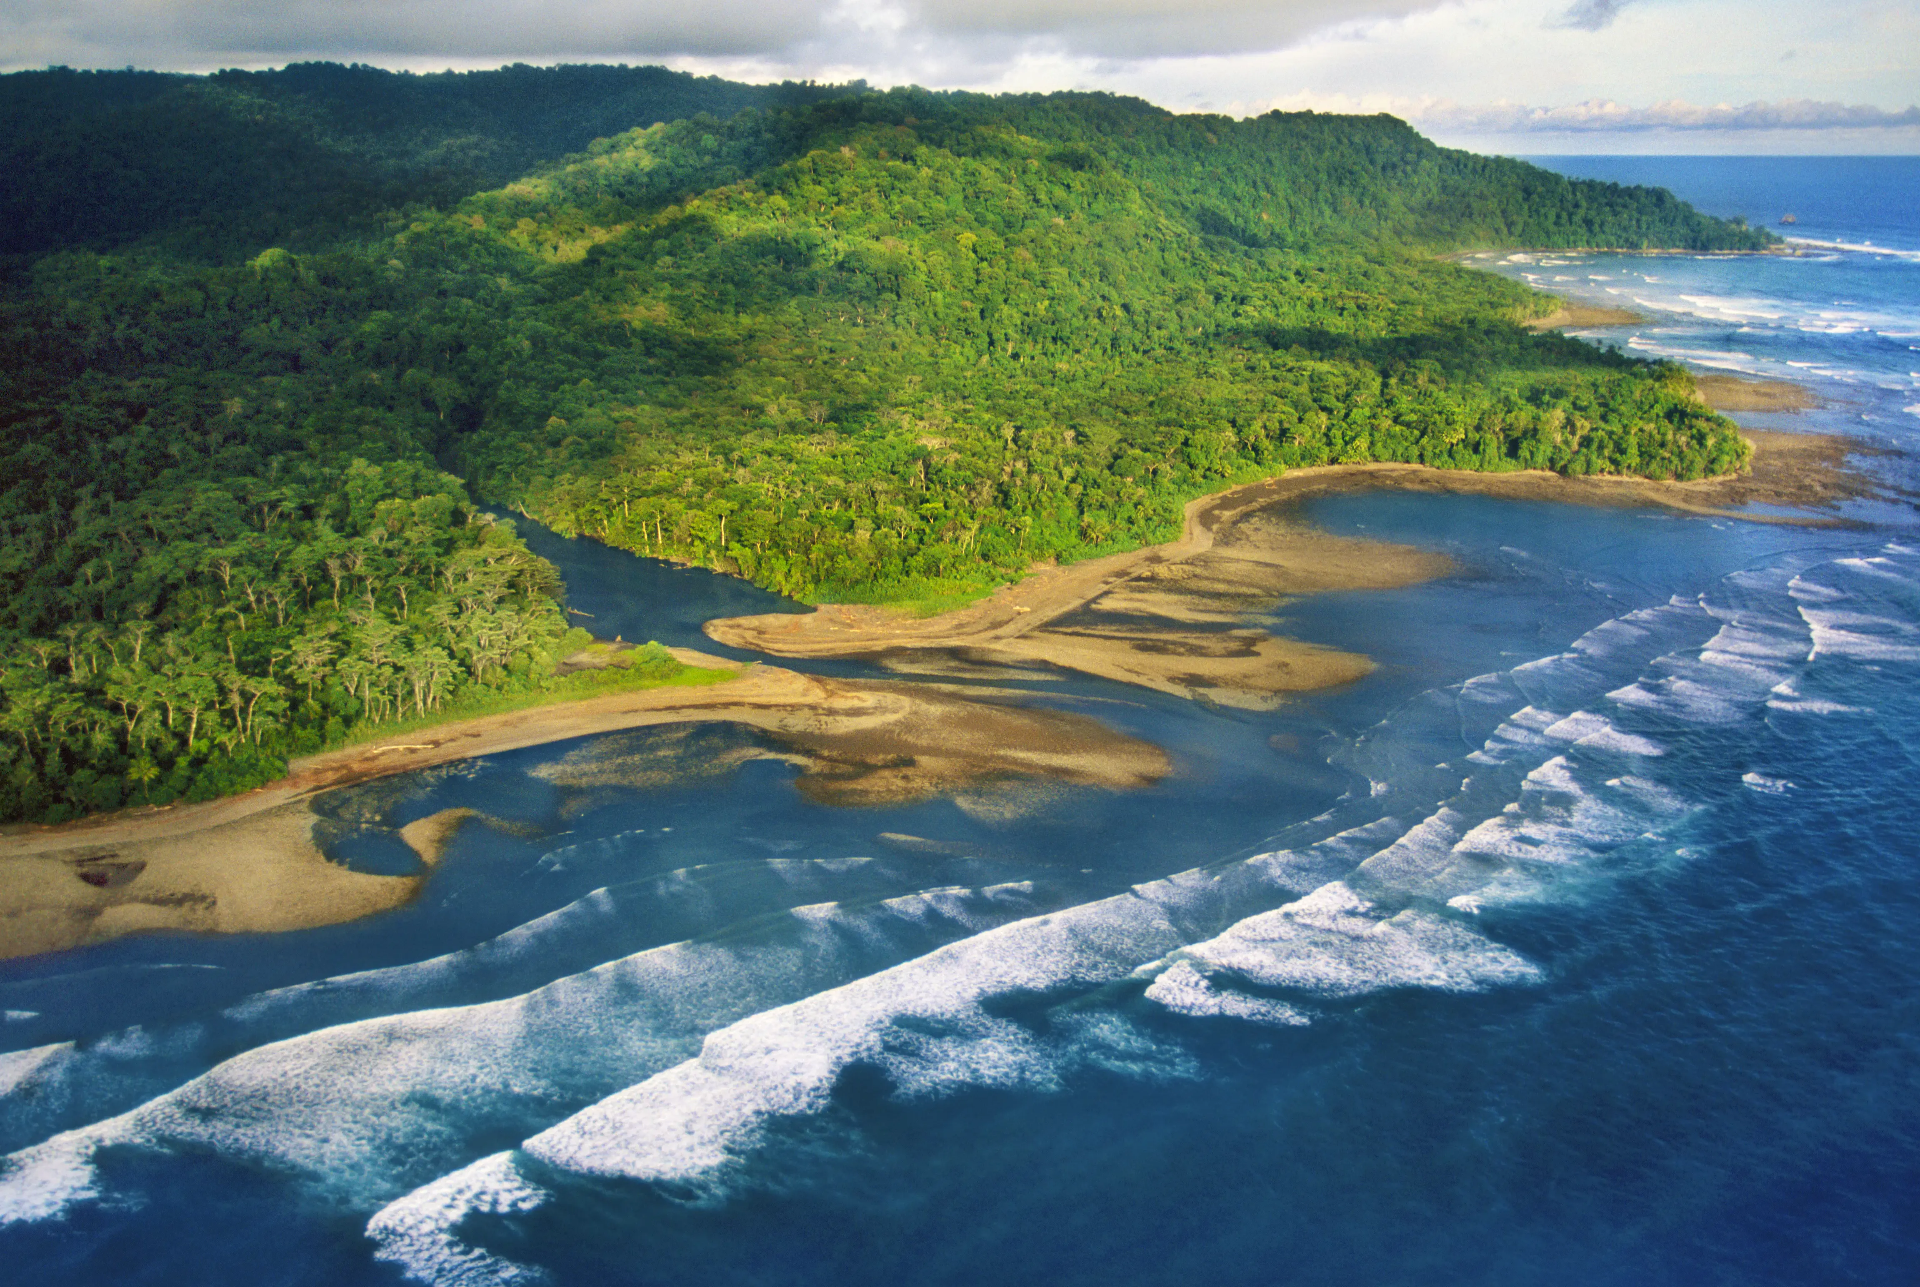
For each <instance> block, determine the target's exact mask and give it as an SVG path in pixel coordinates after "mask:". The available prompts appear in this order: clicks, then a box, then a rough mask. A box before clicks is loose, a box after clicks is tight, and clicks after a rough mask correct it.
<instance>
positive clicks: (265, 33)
mask: <svg viewBox="0 0 1920 1287" xmlns="http://www.w3.org/2000/svg"><path fill="white" fill-rule="evenodd" d="M1441 3H1443V0H701V2H700V3H697V4H684V3H683V4H661V3H649V2H647V0H467V2H466V3H449V2H448V0H279V2H278V3H274V4H262V3H260V2H259V0H9V3H8V4H7V5H6V6H5V7H4V12H0V50H5V51H7V53H6V54H0V60H4V61H5V62H6V63H10V64H11V65H15V66H21V65H34V63H35V61H36V60H40V61H67V62H76V63H80V64H82V65H93V66H100V65H111V64H117V63H119V62H121V61H122V60H125V61H128V62H132V63H135V64H138V65H140V66H147V67H153V66H173V67H180V66H212V65H218V64H219V63H220V62H221V61H222V60H239V61H256V62H257V61H260V60H268V61H271V60H273V59H276V58H278V59H281V60H285V59H290V58H309V57H335V58H350V59H351V58H357V59H366V60H370V61H375V62H379V61H392V60H394V59H413V58H444V59H447V60H449V61H451V62H457V63H467V64H471V63H474V62H476V61H481V62H484V61H485V60H487V59H498V60H509V59H527V60H531V61H542V60H551V59H556V58H600V59H613V58H622V59H630V60H634V61H646V60H650V59H658V58H672V57H677V56H687V57H697V58H761V59H768V60H774V61H781V62H786V63H790V64H794V65H807V64H811V65H816V66H826V65H831V64H835V63H865V64H868V65H872V64H873V63H875V62H877V61H884V60H885V59H887V58H888V57H889V56H902V55H904V56H907V57H909V59H911V58H912V57H913V56H915V55H918V56H919V57H927V56H929V55H931V56H933V57H934V58H936V59H940V60H951V61H958V62H961V63H966V62H992V61H1003V60H1007V59H1010V58H1013V57H1017V56H1018V55H1019V54H1020V53H1021V52H1022V51H1023V50H1027V49H1034V48H1038V49H1043V50H1046V51H1048V52H1051V53H1054V54H1059V55H1067V56H1084V57H1093V58H1120V59H1134V58H1146V57H1166V56H1177V55H1190V54H1204V53H1228V52H1244V51H1247V50H1262V49H1277V48H1280V47H1282V46H1284V45H1286V44H1288V43H1290V42H1292V41H1296V40H1298V39H1299V38H1301V37H1303V36H1305V35H1308V34H1310V33H1311V32H1314V31H1316V30H1320V29H1323V28H1325V27H1328V26H1331V25H1336V24H1339V23H1342V22H1348V21H1355V20H1361V19H1378V18H1389V17H1396V16H1402V15H1405V14H1409V13H1414V12H1418V11H1420V10H1423V9H1431V8H1434V7H1435V6H1437V5H1439V4H1441ZM7 55H11V57H8V56H7Z"/></svg>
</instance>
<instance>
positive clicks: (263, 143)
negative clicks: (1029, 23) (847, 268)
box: [0, 63, 861, 260]
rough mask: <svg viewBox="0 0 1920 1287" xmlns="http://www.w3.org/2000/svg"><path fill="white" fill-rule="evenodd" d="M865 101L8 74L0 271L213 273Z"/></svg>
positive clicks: (463, 82)
mask: <svg viewBox="0 0 1920 1287" xmlns="http://www.w3.org/2000/svg"><path fill="white" fill-rule="evenodd" d="M860 89H861V86H859V85H851V86H832V87H828V86H815V85H796V84H785V85H743V84H740V83H738V82H734V81H726V80H721V79H719V78H718V77H714V76H705V77H696V76H690V75H688V74H686V73H685V72H675V71H668V70H667V69H666V68H664V67H608V66H573V67H525V66H515V67H506V68H502V69H500V70H498V71H486V72H441V73H433V74H428V75H414V74H411V73H407V72H391V71H386V70H383V69H381V68H378V67H365V66H353V67H342V66H340V65H339V64H336V63H301V64H295V65H293V66H290V67H286V68H283V69H281V70H278V71H259V72H249V71H223V72H218V73H215V74H214V75H211V76H184V75H174V74H168V73H162V72H142V71H132V70H129V71H74V70H72V69H70V68H64V67H58V68H52V69H49V70H47V71H42V72H16V73H14V74H12V75H7V76H0V255H34V254H43V253H45V252H47V251H50V250H57V249H60V248H63V247H71V246H85V247H89V248H92V249H96V250H98V249H107V248H110V247H113V246H118V245H123V244H125V243H127V242H131V241H136V240H141V239H147V240H153V241H157V242H159V243H161V244H162V245H164V246H165V247H166V248H167V249H169V250H171V251H173V252H175V253H182V254H188V255H192V256H194V257H196V258H202V259H215V260H217V259H227V260H241V259H245V258H247V257H249V256H251V255H253V254H256V253H258V252H259V251H260V250H262V249H264V248H266V247H267V246H273V245H278V246H286V247H291V248H294V249H314V248H317V247H319V246H322V245H325V244H328V243H330V242H333V241H336V240H338V239H340V238H342V237H360V236H367V235H370V234H374V233H376V232H377V225H376V224H375V222H374V221H375V219H376V218H377V216H379V215H380V214H382V213H384V212H386V211H391V210H398V209H404V208H406V207H408V206H444V205H447V204H450V203H452V202H456V201H458V200H460V199H461V198H462V197H465V196H467V195H468V194H469V193H473V192H477V191H480V190H482V189H485V188H493V187H498V186H499V185H501V184H503V183H507V182H509V181H510V180H512V179H515V178H517V177H519V176H520V175H522V174H524V173H526V172H527V171H529V170H531V169H534V168H535V167H537V166H539V165H542V164H546V163H549V162H552V161H555V160H558V159H559V158H561V157H563V156H566V155H567V154H569V153H573V152H578V151H580V150H581V149H583V148H585V147H586V146H587V144H588V143H590V142H592V141H593V140H594V139H596V138H600V137H603V136H605V135H609V134H617V133H619V132H620V131H622V130H625V129H629V128H631V127H633V126H635V125H649V124H652V123H653V122H655V121H674V120H681V119H684V118H687V117H692V116H696V115H699V114H700V113H702V112H706V113H712V114H713V115H716V116H721V117H730V116H732V115H734V114H735V113H737V112H740V111H743V110H745V109H747V108H751V107H758V108H765V107H773V106H778V105H782V104H784V105H789V106H792V105H798V104H803V103H809V102H817V101H820V100H822V99H825V98H831V97H838V96H843V95H846V94H851V93H858V92H859V91H860Z"/></svg>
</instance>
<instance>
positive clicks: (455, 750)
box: [0, 653, 1170, 957]
mask: <svg viewBox="0 0 1920 1287" xmlns="http://www.w3.org/2000/svg"><path fill="white" fill-rule="evenodd" d="M681 656H682V660H688V661H694V662H695V663H696V664H701V663H704V664H710V665H725V664H726V663H721V662H719V661H718V659H714V658H704V657H701V656H700V655H699V654H685V653H682V654H681ZM708 723H731V724H737V725H743V726H746V727H748V728H751V729H755V730H758V731H759V732H761V733H763V734H764V735H765V736H764V738H762V739H761V740H759V741H757V742H754V743H752V744H751V745H750V746H749V747H748V748H747V750H746V751H745V752H744V753H743V754H742V755H741V756H740V757H739V758H741V759H745V758H777V759H784V760H787V761H789V762H792V763H794V764H797V765H799V766H800V767H801V769H802V775H801V778H800V780H799V785H800V788H801V789H802V790H803V791H804V792H806V793H807V794H808V795H810V796H812V797H813V798H815V799H819V800H822V801H825V802H829V803H834V804H843V805H859V804H878V803H893V802H897V801H903V800H912V799H919V798H924V797H927V796H930V795H937V794H948V795H956V796H965V797H966V798H967V799H969V800H972V801H975V802H976V803H978V804H979V807H981V808H995V807H1001V808H1004V807H1011V806H1010V805H1009V804H1008V797H1009V796H1010V794H1017V793H1018V791H1019V790H1020V789H1022V788H1025V787H1031V786H1032V785H1033V784H1035V783H1050V784H1055V785H1056V786H1057V785H1060V784H1073V785H1080V786H1095V787H1104V788H1108V789H1112V790H1127V789H1134V788H1138V787H1143V786H1148V785H1151V784H1152V783H1153V782H1156V781H1158V780H1159V779H1160V778H1162V777H1164V776H1165V775H1166V774H1167V772H1168V771H1169V768H1170V766H1169V764H1168V761H1167V758H1166V756H1165V754H1164V753H1163V752H1162V751H1160V749H1159V748H1157V747H1154V746H1152V745H1150V744H1148V743H1145V742H1141V741H1139V740H1138V739H1135V738H1132V737H1128V736H1126V735H1125V734H1122V733H1118V732H1115V731H1114V730H1112V729H1110V728H1108V727H1107V726H1105V725H1104V724H1101V723H1100V722H1099V721H1097V720H1094V719H1091V718H1088V717H1087V716H1084V715H1078V714H1073V713H1071V712H1065V711H1056V710H1047V709H1032V708H1028V707H1025V706H1023V705H1021V704H1019V703H1018V701H1017V700H1016V699H1014V698H1012V697H1011V696H1009V695H1005V694H995V693H991V692H971V691H969V692H964V693H960V692H952V691H948V690H945V689H941V688H938V687H936V686H932V685H925V684H908V683H897V682H889V681H878V682H870V683H860V682H852V681H843V680H830V679H821V678H816V677H813V676H809V675H801V674H797V673H795V672H793V671H790V670H784V669H780V668H777V667H772V666H753V667H750V668H747V669H746V670H745V671H744V672H743V673H741V674H740V675H739V676H738V677H736V678H734V679H731V680H728V681H725V682H723V683H717V684H712V685H708V686H705V687H700V688H653V689H641V690H637V691H633V692H625V693H612V694H607V695H605V696H600V697H592V698H587V699H584V700H580V701H573V702H561V703H555V704H553V705H550V706H540V707H534V708H532V709H530V710H524V711H516V712H512V713H510V714H505V715H494V716H488V717H486V718H482V719H472V720H462V721H457V722H453V723H448V724H443V725H440V726H438V727H434V728H430V729H426V730H417V731H413V732H410V733H408V734H406V735H405V736H404V737H403V738H399V739H396V740H394V741H392V742H380V741H374V742H368V743H365V744H362V745H359V746H354V747H349V748H346V749H344V750H339V751H331V752H327V753H325V754H321V755H313V756H307V757H304V758H302V759H299V760H296V761H294V762H293V764H292V765H291V766H290V767H291V772H290V774H289V776H288V777H286V778H285V779H283V780H282V781H280V782H276V783H273V784H272V785H270V786H266V787H262V788H260V789H259V790H256V791H250V792H248V793H246V794H245V795H238V796H231V797H228V798H226V799H222V800H215V801H210V802H208V803H205V804H187V805H176V806H173V807H170V808H165V809H139V810H123V811H121V812H119V813H115V814H110V815H105V816H102V817H99V818H93V819H88V820H85V821H82V822H77V823H69V824H65V825H62V826H56V827H36V828H29V829H25V830H22V831H18V832H15V833H14V834H11V835H6V836H0V957H15V956H24V955H29V954H32V953H38V952H47V951H53V950H56V949H59V948H66V947H74V946H79V945H82V944H85V943H94V942H101V941H104V940H106V939H110V938H115V937H118V936H119V935H122V934H126V933H132V932H136V931H143V930H161V929H166V930H185V931H195V932H203V933H229V934H230V933H248V932H266V931H279V930H291V929H306V928H312V927H314V926H319V925H330V924H335V923H338V922H341V921H347V920H353V919H356V918H358V917H361V916H366V915H370V914H372V913H374V912H379V911H385V910H387V909H389V908H393V907H398V906H401V905H403V904H404V903H406V902H408V901H409V900H411V899H412V898H414V897H415V896H416V895H417V894H418V893H419V891H420V889H421V887H422V886H423V885H424V883H425V881H426V876H425V875H409V876H386V875H372V874H368V873H365V872H357V871H352V870H349V869H348V868H346V867H344V866H341V865H339V864H337V863H334V862H331V861H329V860H328V859H327V857H326V856H325V855H324V854H323V853H322V852H321V850H320V847H319V846H318V845H317V844H316V843H315V839H314V824H315V821H316V817H315V814H314V812H313V809H312V807H311V803H312V799H313V797H314V796H315V795H317V794H318V793H320V792H323V791H327V790H330V789H334V788H340V787H346V786H351V785H354V784H358V783H363V782H367V781H369V780H371V779H374V778H382V777H387V776H390V775H392V774H397V773H404V772H408V771H412V770H418V769H424V768H431V767H433V766H435V765H441V764H447V763H450V762H453V761H456V760H463V759H467V758H470V757H473V756H480V755H491V754H497V753H499V752H503V751H509V750H515V749H518V748H521V747H527V746H538V745H543V744H546V743H550V742H558V741H564V740H567V739H572V738H579V737H585V736H590V735H593V734H602V733H614V732H619V731H625V730H633V729H641V728H649V727H653V726H659V725H675V724H679V725H688V724H702V725H704V724H708ZM627 758H628V759H629V760H631V759H632V758H633V757H632V756H631V754H629V755H628V756H627ZM652 758H653V761H654V762H655V763H656V764H657V762H658V761H659V759H660V757H659V756H658V755H657V754H656V755H654V756H653V757H652ZM620 759H621V749H620V748H618V747H614V748H611V749H609V748H603V747H598V746H596V745H594V744H591V743H590V744H589V745H588V746H587V747H584V748H582V749H581V750H579V751H576V752H574V753H572V754H570V755H569V756H567V757H563V760H562V762H561V765H560V767H558V768H556V769H554V770H553V776H555V777H556V781H559V782H560V783H561V784H562V785H565V784H566V782H567V781H572V782H574V783H576V784H584V783H585V782H586V781H587V778H588V776H590V775H594V774H597V775H598V781H599V783H600V784H601V785H607V784H615V783H620V782H623V781H630V784H633V785H644V782H643V781H641V780H639V778H638V777H636V776H635V772H637V771H635V772H626V774H625V776H624V777H623V769H622V766H621V764H620V763H619V762H618V761H620ZM477 817H480V815H477V814H474V813H473V812H472V811H470V810H447V811H443V812H442V813H438V814H435V815H433V816H431V817H429V818H425V819H421V820H420V821H418V822H415V823H412V824H410V825H409V826H408V827H406V828H404V829H402V830H401V832H400V833H399V834H400V838H401V839H402V840H403V841H404V842H405V843H406V844H407V845H408V846H409V847H411V848H412V849H413V850H414V852H415V853H416V854H418V855H419V856H420V857H421V859H422V860H423V861H425V862H426V863H427V865H428V866H431V865H432V863H434V862H436V861H437V860H438V859H439V856H440V854H441V852H442V851H443V850H444V849H445V847H446V845H447V844H448V842H449V841H450V840H451V838H452V836H453V834H454V832H455V831H457V830H458V828H459V827H460V826H461V825H462V824H464V823H465V822H467V821H468V820H469V819H472V818H477ZM483 820H484V819H483Z"/></svg>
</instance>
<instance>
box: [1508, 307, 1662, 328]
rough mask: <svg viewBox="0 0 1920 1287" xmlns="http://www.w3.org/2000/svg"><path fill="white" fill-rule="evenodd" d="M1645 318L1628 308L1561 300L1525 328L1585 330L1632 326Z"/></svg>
mask: <svg viewBox="0 0 1920 1287" xmlns="http://www.w3.org/2000/svg"><path fill="white" fill-rule="evenodd" d="M1646 320H1647V319H1646V317H1645V316H1644V315H1643V314H1640V313H1636V312H1634V311H1633V310H1632V309H1629V308H1614V307H1612V306H1610V305H1607V304H1582V303H1580V302H1578V301H1576V300H1562V301H1561V302H1560V307H1558V308H1556V309H1554V310H1553V312H1551V313H1548V314H1547V315H1546V316H1545V317H1536V318H1534V319H1533V320H1532V321H1530V322H1528V323H1527V329H1528V330H1530V331H1571V330H1579V331H1585V330H1592V329H1595V328H1598V327H1602V326H1633V325H1635V324H1637V323H1639V322H1644V321H1646Z"/></svg>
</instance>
